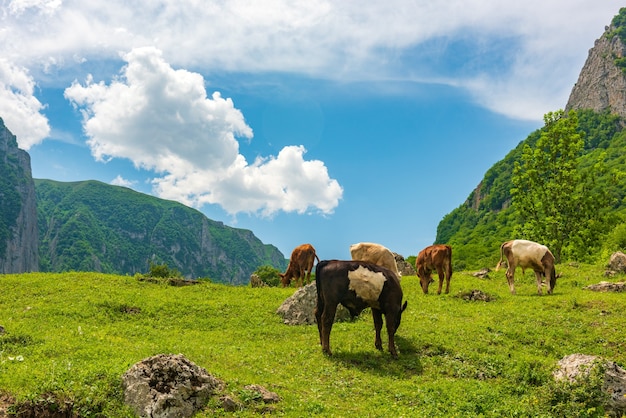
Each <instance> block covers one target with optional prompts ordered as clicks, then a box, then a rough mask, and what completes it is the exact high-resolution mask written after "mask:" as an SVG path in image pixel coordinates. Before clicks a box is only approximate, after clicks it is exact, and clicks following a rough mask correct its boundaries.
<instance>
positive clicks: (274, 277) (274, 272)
mask: <svg viewBox="0 0 626 418" xmlns="http://www.w3.org/2000/svg"><path fill="white" fill-rule="evenodd" d="M254 274H256V275H257V276H259V279H261V281H263V283H265V284H266V285H268V286H274V287H276V286H278V285H279V283H280V270H278V269H276V268H274V267H272V266H268V265H265V266H261V267H259V268H258V269H256V270H255V272H254Z"/></svg>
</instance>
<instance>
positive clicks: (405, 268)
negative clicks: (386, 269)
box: [392, 252, 417, 276]
mask: <svg viewBox="0 0 626 418" xmlns="http://www.w3.org/2000/svg"><path fill="white" fill-rule="evenodd" d="M392 254H393V256H394V258H395V259H396V265H397V266H398V271H399V272H400V274H401V275H402V276H415V275H416V274H417V273H416V272H415V268H414V267H413V266H412V265H410V264H409V263H407V261H406V260H405V259H404V257H402V256H401V255H400V254H398V253H394V252H392Z"/></svg>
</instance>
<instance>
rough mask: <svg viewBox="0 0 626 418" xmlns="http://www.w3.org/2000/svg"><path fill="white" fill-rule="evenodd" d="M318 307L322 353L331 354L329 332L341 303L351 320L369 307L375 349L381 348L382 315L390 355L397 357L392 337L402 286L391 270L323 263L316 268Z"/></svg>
mask: <svg viewBox="0 0 626 418" xmlns="http://www.w3.org/2000/svg"><path fill="white" fill-rule="evenodd" d="M315 286H316V289H317V307H316V309H315V319H316V321H317V329H318V331H319V335H320V344H321V345H322V351H323V352H324V353H325V354H327V355H329V356H330V355H332V353H331V351H330V331H331V329H332V327H333V322H334V320H335V313H336V311H337V306H338V305H339V304H342V305H343V306H345V307H346V309H348V311H349V312H350V315H351V316H352V317H353V318H354V317H356V316H357V315H359V314H360V313H361V311H363V309H365V308H367V307H370V308H371V310H372V317H373V318H374V329H375V330H376V339H375V341H374V346H375V347H376V348H377V349H378V350H381V351H382V349H383V346H382V340H381V337H380V331H381V329H382V326H383V315H384V316H385V324H386V326H387V336H388V339H389V342H388V346H389V353H390V354H391V356H392V357H393V358H397V357H398V352H397V351H396V345H395V342H394V335H395V333H396V331H397V330H398V327H399V326H400V320H401V319H402V312H404V310H405V309H406V306H407V302H406V301H405V302H404V305H403V304H402V298H403V295H402V287H400V280H399V279H398V276H397V275H396V274H395V273H394V272H393V271H391V270H389V269H387V268H385V267H382V266H379V265H376V264H373V263H368V262H366V261H361V260H323V261H320V262H319V263H318V264H317V267H316V268H315Z"/></svg>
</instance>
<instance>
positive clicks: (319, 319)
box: [315, 296, 324, 345]
mask: <svg viewBox="0 0 626 418" xmlns="http://www.w3.org/2000/svg"><path fill="white" fill-rule="evenodd" d="M323 312H324V302H323V301H322V300H321V299H320V298H319V296H318V298H317V307H316V308H315V322H317V332H318V333H319V334H320V345H323V344H324V341H323V339H322V313H323Z"/></svg>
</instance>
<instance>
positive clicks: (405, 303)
mask: <svg viewBox="0 0 626 418" xmlns="http://www.w3.org/2000/svg"><path fill="white" fill-rule="evenodd" d="M407 303H409V301H408V300H405V301H404V305H402V310H401V311H400V312H404V310H405V309H406V305H407Z"/></svg>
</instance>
